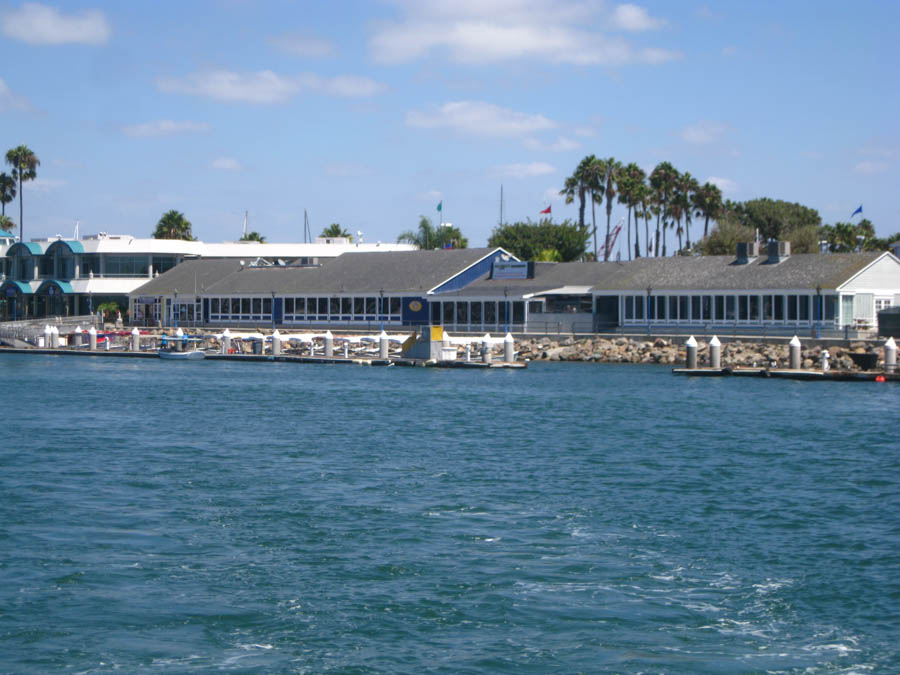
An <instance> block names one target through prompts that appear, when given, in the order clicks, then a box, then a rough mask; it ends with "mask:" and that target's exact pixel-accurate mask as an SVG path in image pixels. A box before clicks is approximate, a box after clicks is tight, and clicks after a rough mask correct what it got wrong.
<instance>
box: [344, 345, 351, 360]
mask: <svg viewBox="0 0 900 675" xmlns="http://www.w3.org/2000/svg"><path fill="white" fill-rule="evenodd" d="M344 358H345V359H349V358H350V341H349V340H344Z"/></svg>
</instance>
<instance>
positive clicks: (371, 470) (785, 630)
mask: <svg viewBox="0 0 900 675" xmlns="http://www.w3.org/2000/svg"><path fill="white" fill-rule="evenodd" d="M0 383H2V391H3V393H2V394H0V401H2V403H3V411H4V414H3V425H4V434H3V437H4V439H5V440H4V442H3V445H2V449H0V671H2V672H43V671H50V670H62V669H66V670H71V671H73V672H106V671H110V670H113V669H120V670H127V671H136V670H140V671H147V670H155V671H162V672H179V673H180V672H189V671H194V670H198V671H205V670H217V669H222V670H243V671H249V670H260V671H265V672H273V671H276V672H278V671H288V672H311V673H312V672H314V673H321V672H376V671H379V672H405V673H421V672H448V673H449V672H454V673H455V672H472V673H494V672H509V673H513V672H515V673H520V672H534V673H537V672H575V671H587V672H598V671H601V672H603V671H608V672H621V671H629V672H637V671H642V672H685V673H687V672H763V671H770V672H812V673H830V672H869V671H873V670H874V671H878V672H888V671H898V670H900V652H898V639H897V638H898V635H900V489H898V488H900V458H898V445H900V444H898V442H897V425H896V421H897V411H898V409H900V388H898V387H896V386H893V385H891V384H875V383H827V384H826V383H820V382H790V381H777V380H752V379H736V378H735V379H688V378H676V377H674V376H672V375H671V374H670V372H669V370H668V369H665V368H660V367H642V366H603V365H596V364H583V365H576V364H543V363H541V364H533V365H532V367H531V368H529V369H528V370H527V371H524V372H509V371H491V372H468V371H467V372H461V371H438V370H431V369H402V368H390V369H388V368H361V367H339V366H310V365H305V366H304V365H294V364H281V363H254V364H231V363H224V362H197V363H171V362H161V361H157V360H131V359H111V358H75V357H52V356H17V355H4V356H0Z"/></svg>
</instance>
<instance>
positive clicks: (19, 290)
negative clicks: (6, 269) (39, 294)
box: [0, 279, 32, 298]
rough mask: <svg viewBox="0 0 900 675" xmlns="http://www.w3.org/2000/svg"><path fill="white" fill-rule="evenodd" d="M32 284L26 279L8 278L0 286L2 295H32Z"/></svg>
mask: <svg viewBox="0 0 900 675" xmlns="http://www.w3.org/2000/svg"><path fill="white" fill-rule="evenodd" d="M31 292H32V291H31V285H30V284H28V283H26V282H24V281H12V280H10V279H7V280H6V281H4V282H3V285H2V286H0V295H2V296H3V297H4V298H11V297H13V296H14V295H31Z"/></svg>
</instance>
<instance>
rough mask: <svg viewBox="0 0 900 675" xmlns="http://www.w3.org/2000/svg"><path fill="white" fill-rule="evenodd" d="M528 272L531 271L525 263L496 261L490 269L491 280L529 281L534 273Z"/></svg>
mask: <svg viewBox="0 0 900 675" xmlns="http://www.w3.org/2000/svg"><path fill="white" fill-rule="evenodd" d="M532 269H533V268H532ZM529 272H531V270H530V269H529V264H528V263H527V262H518V261H515V260H497V261H495V262H494V265H493V267H492V269H491V279H530V278H531V277H533V276H534V273H533V272H532V273H531V274H529Z"/></svg>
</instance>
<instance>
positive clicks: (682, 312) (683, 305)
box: [678, 295, 688, 321]
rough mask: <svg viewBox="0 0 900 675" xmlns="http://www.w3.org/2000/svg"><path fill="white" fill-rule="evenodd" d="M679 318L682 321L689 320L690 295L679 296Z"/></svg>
mask: <svg viewBox="0 0 900 675" xmlns="http://www.w3.org/2000/svg"><path fill="white" fill-rule="evenodd" d="M678 318H679V320H681V321H687V320H688V296H686V295H681V296H679V297H678Z"/></svg>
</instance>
